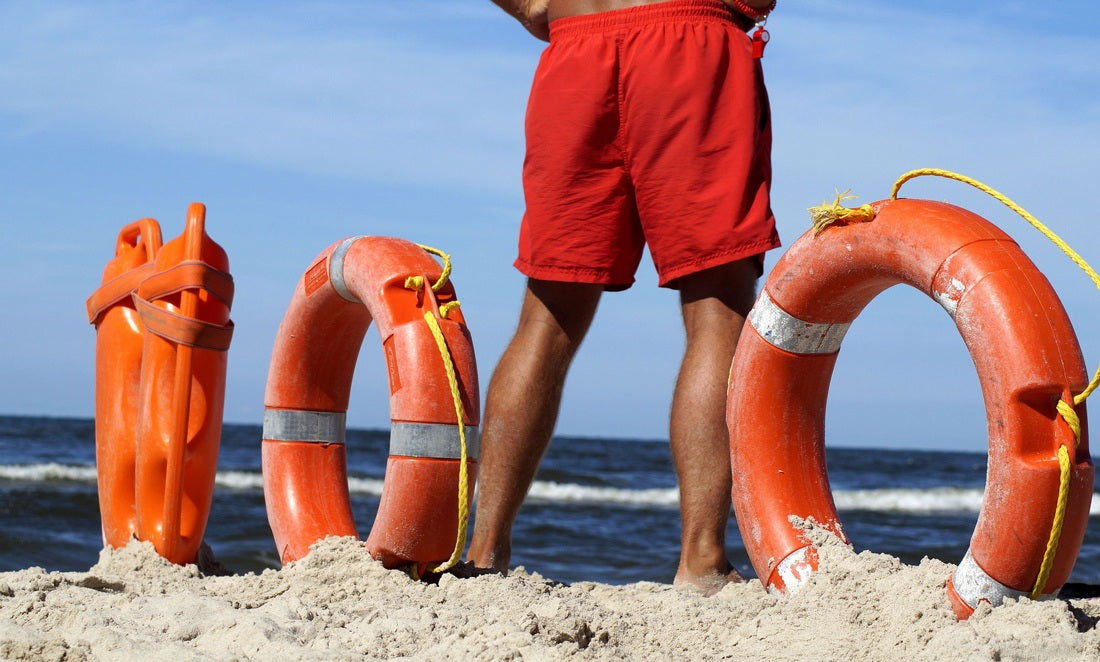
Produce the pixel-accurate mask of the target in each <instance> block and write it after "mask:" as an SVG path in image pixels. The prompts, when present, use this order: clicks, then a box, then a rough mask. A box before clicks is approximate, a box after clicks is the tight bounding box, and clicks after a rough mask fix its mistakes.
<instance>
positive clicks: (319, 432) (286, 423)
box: [263, 409, 347, 444]
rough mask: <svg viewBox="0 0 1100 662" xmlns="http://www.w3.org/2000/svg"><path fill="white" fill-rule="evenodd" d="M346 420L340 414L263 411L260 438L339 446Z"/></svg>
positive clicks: (290, 410) (283, 410) (286, 410)
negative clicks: (262, 433) (262, 425)
mask: <svg viewBox="0 0 1100 662" xmlns="http://www.w3.org/2000/svg"><path fill="white" fill-rule="evenodd" d="M346 419H347V414H344V413H342V412H331V411H305V410H302V409H265V410H264V437H263V438H264V439H268V440H270V441H312V442H317V443H321V444H342V443H344V430H345V421H346Z"/></svg>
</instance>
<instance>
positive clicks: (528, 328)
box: [467, 280, 728, 573]
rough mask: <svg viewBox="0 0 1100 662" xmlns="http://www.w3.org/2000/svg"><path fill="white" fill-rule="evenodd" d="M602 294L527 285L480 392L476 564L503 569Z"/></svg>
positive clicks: (572, 286) (586, 288) (594, 288)
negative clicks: (511, 329)
mask: <svg viewBox="0 0 1100 662" xmlns="http://www.w3.org/2000/svg"><path fill="white" fill-rule="evenodd" d="M602 293H603V286H602V285H587V284H578V283H559V282H549V281H539V280H529V281H528V283H527V293H526V295H525V296H524V300H523V308H522V310H521V311H520V319H519V325H518V327H517V329H516V334H515V336H514V337H513V338H512V342H511V343H510V344H509V345H508V348H507V349H506V350H505V351H504V354H503V356H501V358H500V362H499V363H498V364H497V367H496V370H495V371H494V372H493V378H492V379H491V380H490V382H489V391H488V394H487V397H486V403H485V417H484V421H483V428H482V434H481V459H480V465H479V467H478V477H479V478H478V497H477V511H476V515H475V519H474V535H473V539H472V541H471V542H470V549H469V552H468V553H467V558H468V559H469V560H470V561H472V562H473V563H474V565H475V566H477V567H479V568H492V569H494V570H496V571H498V572H501V573H507V572H508V563H509V562H510V561H511V558H512V523H513V522H514V521H515V519H516V515H517V514H518V513H519V509H520V506H521V505H522V504H523V499H524V497H526V496H527V490H528V489H530V487H531V482H532V481H533V480H534V479H535V473H536V472H537V471H538V467H539V462H541V460H542V456H543V454H544V453H545V452H546V448H547V446H548V445H549V444H550V437H551V435H552V434H553V432H554V423H555V422H556V421H557V417H558V407H559V405H560V404H561V392H562V387H563V386H564V384H565V375H566V372H567V371H568V369H569V364H570V362H571V361H572V360H573V356H574V355H575V354H576V352H577V349H578V348H579V347H580V344H581V341H582V340H583V339H584V336H585V333H586V332H587V331H588V327H589V324H591V322H592V318H593V316H594V315H595V314H596V307H597V304H598V303H599V300H600V295H601V294H602ZM727 497H728V494H727Z"/></svg>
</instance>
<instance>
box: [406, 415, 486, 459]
mask: <svg viewBox="0 0 1100 662" xmlns="http://www.w3.org/2000/svg"><path fill="white" fill-rule="evenodd" d="M480 451H481V437H480V435H479V433H478V429H477V426H474V425H467V426H466V457H467V458H469V459H472V460H476V459H477V458H478V455H479V454H480ZM390 455H406V456H409V457H438V458H447V459H455V460H457V459H459V458H460V457H462V445H461V440H459V438H458V426H457V425H447V424H442V423H394V424H393V427H391V428H390Z"/></svg>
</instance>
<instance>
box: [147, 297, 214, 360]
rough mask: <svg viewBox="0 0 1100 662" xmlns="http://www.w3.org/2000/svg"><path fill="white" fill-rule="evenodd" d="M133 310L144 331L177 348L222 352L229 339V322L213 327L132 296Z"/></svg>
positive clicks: (210, 323) (211, 324)
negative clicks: (187, 347)
mask: <svg viewBox="0 0 1100 662" xmlns="http://www.w3.org/2000/svg"><path fill="white" fill-rule="evenodd" d="M133 301H134V308H136V309H137V312H138V315H139V316H140V317H141V323H142V324H143V325H144V326H145V330H146V331H148V332H150V333H153V334H156V335H158V336H160V337H161V338H164V339H165V340H169V341H171V342H174V343H178V344H180V345H187V346H189V347H198V348H201V349H210V350H214V351H218V352H224V351H225V350H227V349H229V343H230V341H231V340H232V339H233V322H229V323H227V324H214V323H212V322H204V321H202V320H197V319H194V318H191V317H185V316H183V315H180V314H179V313H176V312H173V311H171V310H168V309H166V308H160V307H158V306H155V305H153V304H152V303H150V302H149V301H146V300H145V299H143V298H141V297H140V296H138V294H137V292H135V293H134V294H133Z"/></svg>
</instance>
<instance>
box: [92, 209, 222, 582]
mask: <svg viewBox="0 0 1100 662" xmlns="http://www.w3.org/2000/svg"><path fill="white" fill-rule="evenodd" d="M205 214H206V208H205V207H204V206H203V205H202V204H199V203H194V204H192V205H191V206H190V207H189V209H188V217H187V226H186V228H185V230H184V232H183V234H182V235H181V236H180V237H177V238H176V239H173V240H172V241H170V242H168V243H167V244H164V245H163V246H162V245H161V244H160V228H159V226H157V225H156V221H153V220H152V219H144V220H142V221H139V222H138V223H136V224H131V225H130V226H127V227H126V228H124V229H123V231H122V233H121V234H120V236H119V242H118V243H119V245H118V247H117V248H116V258H115V260H113V261H112V263H111V264H109V265H108V270H107V272H106V273H105V274H104V280H105V281H106V282H105V283H104V285H103V286H102V287H101V288H100V289H99V290H97V292H96V293H95V294H94V295H93V296H92V298H91V299H89V301H88V309H89V316H90V317H91V318H92V321H93V322H96V323H97V366H103V368H102V369H100V368H99V367H97V374H96V452H97V475H98V480H99V486H100V510H101V516H102V519H103V528H104V542H105V543H106V544H108V545H111V546H112V547H121V546H123V545H125V544H126V543H127V542H128V541H129V540H130V539H131V538H132V537H136V538H137V539H139V540H146V541H149V542H152V543H153V545H154V547H156V550H157V552H158V553H159V554H160V555H161V556H163V557H164V558H166V559H168V560H169V561H172V562H173V563H180V564H183V563H191V562H193V561H194V560H195V558H196V557H197V555H198V551H199V547H200V546H201V544H202V537H203V533H204V532H205V529H206V522H207V518H208V516H209V513H210V504H211V500H212V498H213V491H214V478H215V473H216V470H217V463H218V447H219V444H220V438H221V426H222V408H223V404H224V399H225V372H226V350H227V349H228V348H229V342H230V339H231V337H232V331H233V326H232V322H230V320H229V309H230V305H231V303H232V298H233V279H232V277H231V276H230V275H229V273H228V270H229V262H228V259H227V257H226V254H225V251H224V250H223V249H222V248H221V247H220V246H219V245H218V244H217V243H215V242H214V241H213V240H212V239H210V237H209V236H207V234H206V231H205ZM118 272H121V273H119V275H115V274H116V273H118Z"/></svg>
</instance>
